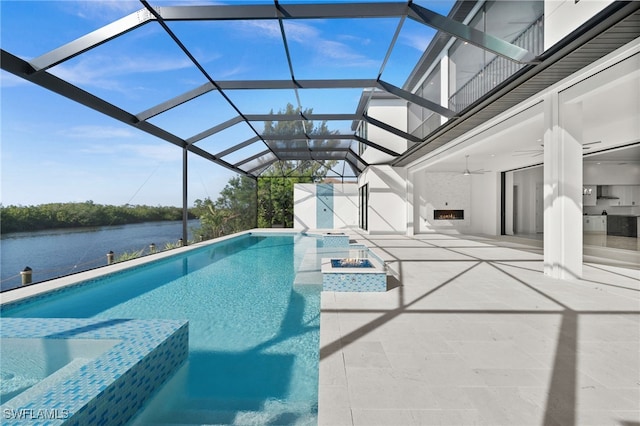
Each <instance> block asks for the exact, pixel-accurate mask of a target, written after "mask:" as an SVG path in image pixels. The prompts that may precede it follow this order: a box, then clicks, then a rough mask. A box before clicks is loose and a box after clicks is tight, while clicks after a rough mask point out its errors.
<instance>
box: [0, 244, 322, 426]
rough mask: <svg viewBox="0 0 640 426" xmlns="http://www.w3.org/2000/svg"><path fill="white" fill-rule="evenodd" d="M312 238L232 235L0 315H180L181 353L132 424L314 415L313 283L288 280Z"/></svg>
mask: <svg viewBox="0 0 640 426" xmlns="http://www.w3.org/2000/svg"><path fill="white" fill-rule="evenodd" d="M316 245H317V240H316V239H314V238H311V237H304V236H300V235H295V236H292V235H289V236H284V235H283V236H269V237H262V236H243V237H238V238H235V239H232V240H229V241H227V242H223V243H219V244H215V245H212V246H210V247H205V248H202V249H198V250H194V251H192V252H190V253H188V254H184V255H179V256H175V257H172V258H169V259H165V260H162V261H158V262H155V263H153V264H151V265H147V266H142V267H138V268H134V269H132V270H130V271H127V272H123V273H119V274H117V275H115V276H113V277H110V278H104V279H99V280H96V281H95V282H92V283H89V284H86V285H83V286H80V287H77V288H75V289H73V290H68V291H63V292H60V293H57V294H53V295H51V296H48V297H44V298H40V299H39V300H37V301H34V302H31V303H27V304H23V305H20V306H16V307H13V308H11V307H10V308H5V309H3V312H2V315H3V316H8V317H39V318H55V317H75V318H135V319H155V318H163V319H187V320H189V359H188V361H187V363H186V364H185V365H184V366H183V367H182V368H181V369H180V370H179V372H178V373H177V374H176V375H175V376H174V377H173V378H172V379H171V380H170V381H169V382H168V383H167V384H166V385H165V386H164V388H162V389H161V390H160V391H159V392H158V394H157V395H156V397H155V398H154V399H152V400H151V401H150V402H149V403H148V404H147V408H146V409H145V410H144V411H143V412H142V413H141V414H140V415H139V416H138V417H137V418H135V419H134V420H133V422H132V423H133V424H157V423H195V424H205V423H215V424H234V423H235V424H267V423H271V424H314V423H316V422H317V398H318V395H317V391H318V360H319V322H320V287H319V286H295V287H294V286H293V282H294V278H295V274H296V271H297V269H298V266H299V265H300V262H301V261H302V258H303V257H304V254H305V252H306V251H307V249H310V248H315V247H316Z"/></svg>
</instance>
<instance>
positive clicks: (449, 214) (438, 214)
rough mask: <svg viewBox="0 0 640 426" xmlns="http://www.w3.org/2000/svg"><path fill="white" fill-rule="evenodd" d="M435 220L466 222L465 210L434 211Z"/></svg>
mask: <svg viewBox="0 0 640 426" xmlns="http://www.w3.org/2000/svg"><path fill="white" fill-rule="evenodd" d="M433 219H434V220H464V210H434V211H433Z"/></svg>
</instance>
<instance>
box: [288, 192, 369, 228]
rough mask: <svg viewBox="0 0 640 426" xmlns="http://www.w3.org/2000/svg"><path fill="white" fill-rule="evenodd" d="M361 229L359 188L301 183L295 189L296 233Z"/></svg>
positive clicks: (294, 224)
mask: <svg viewBox="0 0 640 426" xmlns="http://www.w3.org/2000/svg"><path fill="white" fill-rule="evenodd" d="M319 197H325V198H326V197H329V198H330V199H320V198H319ZM357 226H358V185H357V184H355V183H344V184H341V183H323V184H314V183H297V184H295V185H294V187H293V228H294V229H298V230H306V229H346V228H355V227H357Z"/></svg>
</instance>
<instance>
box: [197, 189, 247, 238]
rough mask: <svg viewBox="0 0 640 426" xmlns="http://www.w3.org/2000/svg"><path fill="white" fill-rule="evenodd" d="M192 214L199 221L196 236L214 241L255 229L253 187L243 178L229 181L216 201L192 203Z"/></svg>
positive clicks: (208, 200) (206, 200)
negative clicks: (217, 238)
mask: <svg viewBox="0 0 640 426" xmlns="http://www.w3.org/2000/svg"><path fill="white" fill-rule="evenodd" d="M193 213H194V214H195V215H196V216H197V217H198V218H199V219H200V228H199V229H198V230H196V234H198V235H200V236H202V238H205V239H209V238H216V237H220V236H222V235H227V234H232V233H234V232H239V231H243V230H245V229H251V228H255V226H256V183H255V181H254V180H253V179H251V178H248V177H246V176H236V177H233V178H231V179H229V182H227V185H226V186H225V187H224V189H223V190H222V191H220V196H219V197H218V198H217V199H216V201H212V200H211V199H210V198H206V199H204V200H196V201H195V207H194V208H193Z"/></svg>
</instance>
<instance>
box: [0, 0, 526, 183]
mask: <svg viewBox="0 0 640 426" xmlns="http://www.w3.org/2000/svg"><path fill="white" fill-rule="evenodd" d="M20 3H24V2H3V4H2V7H3V11H2V13H3V15H4V17H3V19H12V20H20V24H21V25H20V32H19V33H16V34H12V36H11V37H6V36H5V37H3V40H2V52H1V53H2V57H1V58H0V63H1V66H2V69H3V70H6V71H8V72H10V73H13V74H15V75H17V76H19V77H21V78H23V79H25V80H28V81H30V82H33V83H35V84H38V85H40V86H42V87H44V88H47V89H49V90H52V91H54V92H56V93H58V94H60V95H62V96H65V97H67V98H69V99H72V100H74V101H76V102H79V103H81V104H84V105H86V106H88V107H90V108H92V109H94V110H97V111H99V112H101V113H103V114H105V115H107V116H110V117H112V118H114V119H116V120H119V121H121V122H123V123H126V124H128V125H130V126H133V127H135V128H137V129H139V130H141V131H144V132H147V133H149V134H151V135H154V136H156V137H158V138H160V139H162V140H164V141H166V142H170V143H172V144H175V145H177V146H179V147H181V148H183V149H185V150H187V151H188V152H191V153H193V154H195V155H198V156H201V157H203V158H205V159H208V160H210V161H212V162H213V163H216V164H219V165H221V166H224V167H226V168H228V169H231V170H233V171H236V172H238V173H241V174H244V175H247V176H251V177H258V176H259V175H260V174H261V173H263V172H264V171H265V170H267V169H268V168H269V167H270V166H272V165H273V164H277V163H278V162H279V161H289V160H306V161H310V162H321V163H324V161H325V160H336V162H335V163H332V173H330V175H334V176H340V177H343V178H344V177H354V176H358V175H359V174H360V173H361V172H362V171H363V170H364V169H365V168H366V167H367V165H368V164H367V163H366V162H365V161H364V160H363V159H362V158H361V156H360V150H359V144H364V145H366V146H368V147H370V148H373V149H376V150H380V151H382V152H384V153H386V154H389V155H391V156H392V157H393V158H396V159H398V158H402V157H403V155H406V154H407V152H411V151H414V150H415V148H416V145H419V144H420V143H422V142H424V140H421V139H418V138H416V137H414V136H412V135H408V134H406V133H405V132H403V131H402V130H399V129H397V128H394V127H393V126H391V125H389V124H388V123H385V122H382V121H380V120H378V119H373V118H372V117H369V116H368V115H367V113H366V110H367V108H366V106H367V102H366V101H368V100H369V99H370V97H371V96H372V94H373V93H375V91H382V92H385V93H387V94H391V95H393V96H396V97H398V98H400V99H404V100H406V101H407V102H411V103H414V104H417V105H420V106H421V107H423V108H427V109H430V110H432V111H435V112H436V113H438V114H440V115H442V116H445V117H447V118H454V117H455V116H456V114H455V113H454V112H453V111H450V110H449V109H447V108H444V107H441V106H440V105H437V104H434V103H432V102H430V101H428V100H426V99H423V98H420V97H418V96H415V95H413V94H411V93H410V92H409V91H408V90H406V89H405V88H404V87H403V85H404V84H405V82H406V81H407V79H408V78H409V77H410V75H411V73H412V71H413V70H414V68H415V66H416V64H417V63H418V62H419V61H420V58H421V57H422V56H423V54H424V49H425V48H426V47H427V45H428V43H429V40H431V39H432V38H433V36H434V35H435V34H436V33H437V32H438V31H440V32H441V33H444V34H447V35H449V36H454V37H456V38H459V39H462V40H465V41H467V42H469V43H471V44H474V45H476V46H478V47H480V48H482V49H486V50H489V51H491V52H493V53H496V54H498V55H501V56H504V57H507V58H508V59H510V60H513V61H514V62H518V63H533V62H535V58H534V57H533V55H532V54H531V53H530V52H528V51H526V50H524V49H522V48H520V47H517V46H514V45H512V44H510V43H507V42H505V41H503V40H500V39H498V38H496V37H493V36H491V35H489V34H484V33H482V32H479V31H477V30H475V29H473V28H470V27H467V26H465V25H463V24H461V23H460V22H458V21H457V20H456V19H457V18H456V17H455V10H454V11H451V7H452V5H453V4H454V2H453V1H443V0H436V1H433V0H432V1H419V0H414V1H408V2H407V1H403V2H370V3H361V2H354V3H345V2H342V1H330V2H326V1H323V2H318V3H310V2H299V3H295V2H291V1H288V0H273V1H268V2H266V1H258V2H256V1H253V2H250V3H249V2H247V3H246V4H245V3H244V2H241V1H233V2H229V4H219V2H216V3H215V4H213V3H212V2H184V1H178V0H176V1H154V0H141V1H140V2H139V3H137V2H126V1H122V2H118V5H119V6H120V7H121V12H120V15H119V17H118V18H116V19H108V21H107V19H106V17H105V19H103V21H105V22H104V23H103V24H102V25H101V26H99V27H97V28H95V27H94V28H92V27H90V26H87V25H88V24H87V21H81V20H78V22H77V25H72V26H69V25H68V23H66V22H67V21H64V22H65V24H63V23H62V22H63V21H62V20H58V19H57V17H56V16H55V15H54V14H51V15H48V14H49V13H50V11H51V10H52V9H51V8H50V7H49V6H48V5H50V4H51V3H49V2H29V6H28V7H24V4H23V5H22V6H21V7H17V5H18V4H20ZM63 3H64V4H65V7H67V8H74V7H75V8H77V14H78V15H80V14H81V13H82V11H83V7H84V6H83V5H85V3H82V2H63ZM466 3H473V2H466ZM14 6H16V9H15V10H14ZM467 6H468V4H467ZM12 14H14V15H12ZM21 14H22V15H21ZM447 15H448V16H449V17H447ZM8 17H10V18H8ZM454 18H456V19H454ZM92 22H93V21H92ZM31 25H41V26H44V27H46V28H50V30H51V37H50V38H48V39H46V40H38V42H37V46H38V48H39V49H41V50H42V51H39V52H34V51H33V50H32V49H25V48H24V46H23V45H22V44H21V39H23V38H28V36H29V34H28V33H29V27H30V26H31ZM62 25H65V26H64V28H62V27H61V26H62ZM411 44H413V45H414V47H411V46H410V45H411ZM415 46H418V47H419V48H415ZM26 50H28V51H26ZM98 71H100V72H98ZM105 73H107V74H109V75H110V77H112V78H111V79H110V82H111V83H109V84H106V83H105V84H100V83H101V82H100V81H96V80H98V77H96V76H98V75H104V74H105ZM363 98H364V100H365V102H361V101H362V99H363ZM324 122H326V126H322V125H321V124H322V123H324ZM365 122H366V123H368V124H369V125H373V126H377V127H380V128H382V129H383V130H384V131H386V132H389V133H391V134H392V135H396V136H400V137H403V138H406V139H407V140H408V141H409V142H408V143H409V146H408V149H407V151H406V152H396V151H393V150H391V149H389V148H387V147H385V143H384V141H375V140H368V139H366V138H364V137H361V136H359V135H358V134H359V133H358V131H357V130H358V126H359V125H360V123H365ZM312 123H313V125H312ZM354 129H355V130H354ZM412 148H414V149H412Z"/></svg>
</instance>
